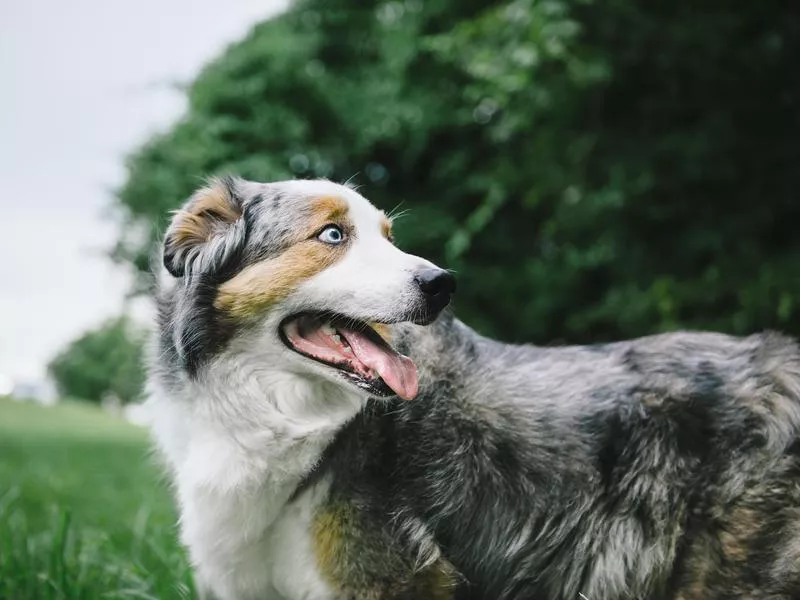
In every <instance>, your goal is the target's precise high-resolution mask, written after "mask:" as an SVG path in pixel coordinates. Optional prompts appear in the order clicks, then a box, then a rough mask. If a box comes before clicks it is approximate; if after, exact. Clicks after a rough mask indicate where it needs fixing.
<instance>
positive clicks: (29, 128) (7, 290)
mask: <svg viewBox="0 0 800 600" xmlns="http://www.w3.org/2000/svg"><path fill="white" fill-rule="evenodd" d="M286 4H287V0H258V1H256V0H233V1H231V2H225V3H223V2H221V1H216V2H215V1H212V0H69V1H68V2H65V1H64V0H0V89H1V90H2V93H0V208H2V217H0V256H2V257H3V259H2V260H0V379H2V378H3V377H5V378H13V379H16V380H31V379H37V378H40V377H42V376H43V375H44V373H45V368H46V365H47V362H48V360H49V359H50V358H51V357H52V356H53V355H54V354H55V353H56V352H58V350H59V349H60V348H62V347H63V346H64V345H65V344H66V343H68V342H69V341H70V340H71V339H74V338H75V337H76V336H77V335H79V334H80V333H81V332H83V331H85V330H86V329H89V328H91V327H93V326H96V325H98V324H100V323H102V322H103V321H104V320H105V319H107V318H109V317H112V316H115V315H117V314H119V313H120V312H121V310H122V309H123V299H124V296H125V292H126V290H127V289H129V284H130V279H129V273H127V272H126V271H125V270H124V269H123V268H122V267H118V266H115V265H113V264H112V263H111V261H110V260H109V259H108V258H106V256H105V253H106V252H107V250H108V249H109V248H111V246H112V245H113V242H114V240H115V235H116V231H117V225H116V223H115V222H114V220H113V218H112V217H111V215H110V214H109V213H110V210H109V207H110V206H111V197H112V195H113V190H114V189H116V188H117V187H118V186H119V185H120V184H121V183H122V182H123V181H124V176H125V171H124V158H125V156H126V154H128V153H130V152H131V151H132V150H134V149H136V147H137V146H139V145H140V144H141V143H142V142H144V141H145V140H146V139H147V138H148V137H150V136H151V135H152V134H153V133H155V132H158V131H162V130H164V129H166V128H167V127H169V125H170V124H171V123H173V122H174V121H175V120H176V119H177V118H179V117H180V115H181V113H182V111H183V110H184V109H185V101H184V98H183V96H182V94H181V93H180V92H178V91H177V89H176V85H175V84H181V83H187V82H189V81H191V80H192V79H193V77H194V76H195V75H196V74H197V72H198V71H199V69H200V68H201V67H202V66H203V64H205V63H206V62H208V61H209V60H210V59H212V58H214V57H215V56H217V55H218V54H219V53H220V52H221V51H222V50H223V49H224V48H225V47H226V46H227V45H228V44H230V43H231V42H233V41H236V40H237V39H239V38H241V37H242V36H244V35H245V34H246V32H247V31H248V29H249V28H250V27H251V26H252V25H253V24H254V23H256V22H257V21H259V20H262V19H263V18H265V17H268V16H270V15H272V14H275V13H276V12H278V11H280V10H281V9H283V8H284V7H285V6H286ZM132 310H134V312H135V314H136V315H138V316H139V318H146V315H147V309H146V307H142V306H133V307H132Z"/></svg>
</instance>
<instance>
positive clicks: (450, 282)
mask: <svg viewBox="0 0 800 600" xmlns="http://www.w3.org/2000/svg"><path fill="white" fill-rule="evenodd" d="M414 282H415V283H416V284H417V286H418V287H419V290H420V291H421V292H422V297H423V298H424V302H425V304H424V307H423V309H422V311H421V312H420V313H419V316H418V319H417V321H416V322H417V323H419V324H422V325H425V324H427V323H430V322H431V321H433V320H434V319H435V318H436V317H437V316H438V314H439V313H440V312H442V310H443V309H444V307H445V306H447V305H448V304H450V298H451V297H452V296H453V292H455V291H456V278H455V277H453V276H452V275H451V274H450V273H448V272H447V271H445V270H443V269H432V268H426V269H420V270H419V271H417V272H416V273H415V274H414Z"/></svg>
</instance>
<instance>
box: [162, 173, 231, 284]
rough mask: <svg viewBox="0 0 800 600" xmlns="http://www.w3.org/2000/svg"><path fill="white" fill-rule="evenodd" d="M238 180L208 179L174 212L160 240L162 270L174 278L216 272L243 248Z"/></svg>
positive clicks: (228, 178)
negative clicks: (161, 246)
mask: <svg viewBox="0 0 800 600" xmlns="http://www.w3.org/2000/svg"><path fill="white" fill-rule="evenodd" d="M240 184H242V181H241V180H238V179H236V178H233V177H221V178H216V179H211V180H210V181H209V182H208V185H206V186H205V187H203V188H201V189H199V190H197V191H196V192H195V193H194V194H193V195H192V197H191V198H189V200H188V201H187V202H186V204H184V206H183V207H182V208H180V209H179V210H178V211H176V212H175V214H174V216H173V218H172V222H171V223H170V226H169V228H168V229H167V234H166V236H165V237H164V266H165V267H166V269H167V271H169V272H170V273H171V274H172V275H173V276H174V277H183V276H184V275H186V274H187V273H190V272H195V271H200V270H203V271H209V270H210V271H219V270H220V269H223V268H224V267H225V265H226V264H227V263H229V262H230V260H231V259H232V258H233V256H234V255H235V254H236V253H237V252H239V251H241V249H242V247H243V245H244V232H245V227H244V224H243V219H242V198H241V197H240V195H239V191H238V190H239V188H240Z"/></svg>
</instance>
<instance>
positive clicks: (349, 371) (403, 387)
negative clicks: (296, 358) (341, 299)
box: [278, 312, 418, 400]
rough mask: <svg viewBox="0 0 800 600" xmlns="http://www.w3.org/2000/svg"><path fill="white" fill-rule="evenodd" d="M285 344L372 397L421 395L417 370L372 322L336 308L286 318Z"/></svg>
mask: <svg viewBox="0 0 800 600" xmlns="http://www.w3.org/2000/svg"><path fill="white" fill-rule="evenodd" d="M278 335H279V337H280V339H281V341H282V342H283V343H284V345H285V346H286V347H287V348H289V349H290V350H292V351H293V352H296V353H297V354H299V355H301V356H302V357H304V358H305V359H306V360H310V361H314V362H315V363H317V365H322V366H323V367H324V368H325V369H326V375H327V374H330V375H331V376H332V377H333V378H334V379H335V380H336V381H342V382H345V383H346V384H347V385H350V386H353V387H355V388H357V389H358V390H360V391H362V392H364V393H365V394H367V395H370V396H377V397H381V398H385V397H390V396H399V397H401V398H403V399H405V400H411V399H413V398H414V397H415V396H416V395H417V391H418V379H417V369H416V366H415V365H414V363H413V362H412V361H411V359H410V358H408V357H406V356H403V355H402V354H400V353H399V352H397V351H396V350H395V349H394V348H392V347H391V346H390V345H389V343H388V342H387V341H386V340H384V339H383V338H382V337H381V335H380V334H379V333H378V332H377V331H376V330H375V329H374V328H373V327H372V326H370V325H369V324H368V323H367V322H365V321H362V320H359V319H355V318H352V317H349V316H346V315H342V314H338V313H331V312H302V313H297V314H294V315H291V316H289V317H287V318H285V319H283V321H281V323H280V326H279V327H278Z"/></svg>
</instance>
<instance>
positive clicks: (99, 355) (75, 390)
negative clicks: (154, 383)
mask: <svg viewBox="0 0 800 600" xmlns="http://www.w3.org/2000/svg"><path fill="white" fill-rule="evenodd" d="M144 337H145V336H144V333H143V332H142V331H140V330H138V329H137V328H136V327H135V326H134V325H133V324H132V323H131V322H130V321H129V319H128V318H127V317H119V318H116V319H113V320H111V321H108V322H106V323H104V324H103V325H102V326H100V327H99V328H97V329H95V330H93V331H89V332H86V333H84V334H83V335H81V336H80V337H79V338H78V339H76V340H74V341H73V342H71V343H70V344H69V345H68V346H67V347H66V348H65V349H64V350H63V351H62V352H61V353H60V354H59V355H58V356H56V357H55V358H54V359H53V360H52V361H51V363H50V364H49V366H48V371H49V372H50V375H51V376H52V377H53V379H54V380H55V382H56V387H57V388H58V392H59V394H61V395H62V396H66V397H71V398H78V399H82V400H89V401H91V402H100V401H102V400H103V398H104V397H106V396H110V395H113V396H116V397H117V398H118V399H119V400H121V401H122V402H123V403H127V402H131V401H133V400H136V399H137V398H138V397H139V395H140V393H141V391H142V386H143V385H144V377H145V376H144V365H143V357H142V353H143V346H144Z"/></svg>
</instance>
